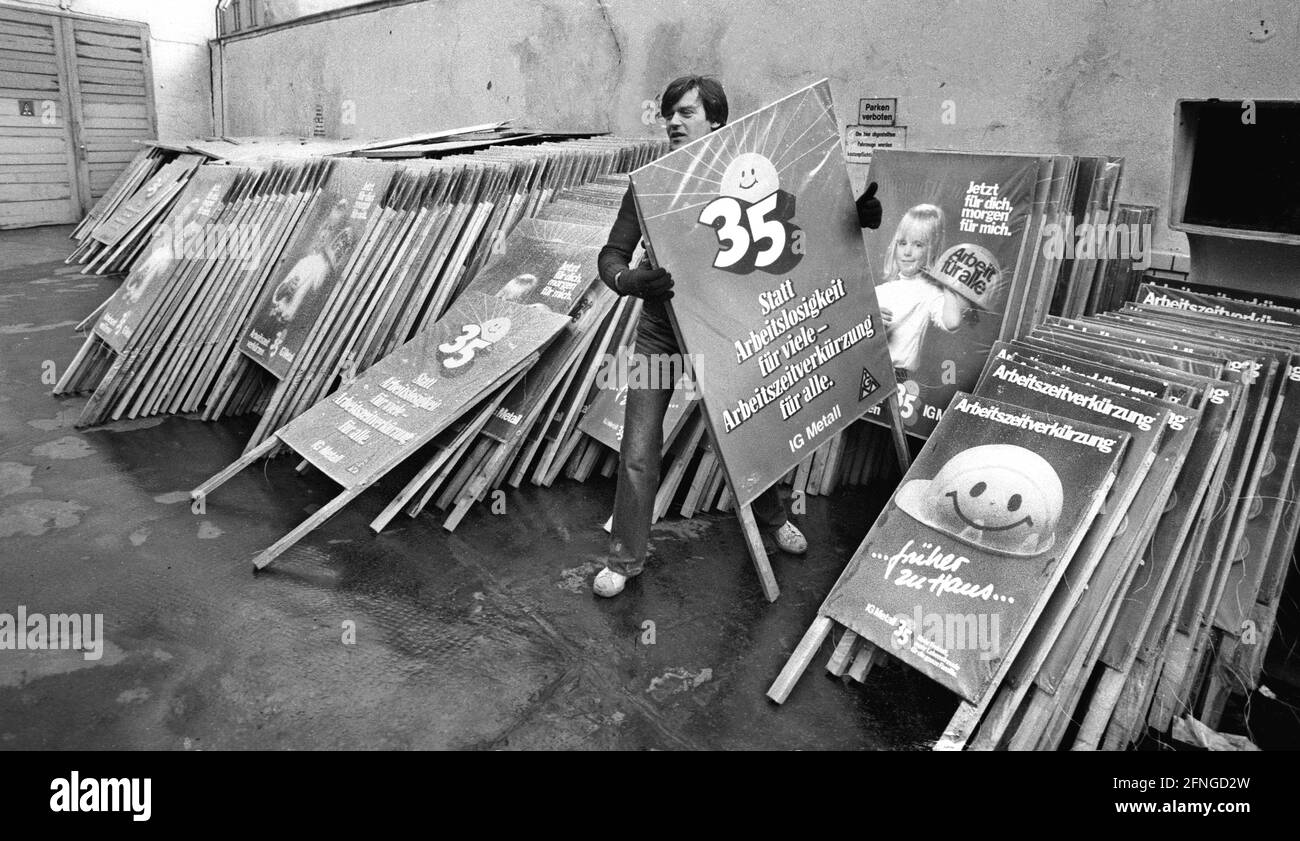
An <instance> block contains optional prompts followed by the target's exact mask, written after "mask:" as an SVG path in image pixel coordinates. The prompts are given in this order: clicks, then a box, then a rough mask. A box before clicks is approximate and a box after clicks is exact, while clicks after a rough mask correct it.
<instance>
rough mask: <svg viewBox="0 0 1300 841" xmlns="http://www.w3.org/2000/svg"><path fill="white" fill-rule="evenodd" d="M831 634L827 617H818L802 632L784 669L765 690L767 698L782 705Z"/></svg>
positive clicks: (829, 621) (829, 620) (829, 619)
mask: <svg viewBox="0 0 1300 841" xmlns="http://www.w3.org/2000/svg"><path fill="white" fill-rule="evenodd" d="M830 633H831V618H830V617H829V616H818V617H817V618H816V619H815V620H813V623H812V624H811V625H809V626H808V630H807V631H804V635H803V639H801V640H799V644H798V645H797V646H795V649H794V652H793V653H792V654H791V655H790V659H789V660H787V661H786V662H785V667H784V668H783V669H781V674H779V675H777V676H776V680H775V681H773V682H772V685H771V687H769V688H768V690H767V697H769V698H771V699H772V700H773V701H775V702H776V703H778V704H784V703H785V699H786V698H789V697H790V691H791V690H793V689H794V685H795V684H796V683H798V682H799V678H801V677H803V673H804V671H805V670H807V668H808V664H809V663H811V662H812V658H813V657H814V656H815V655H816V654H817V649H819V648H821V645H822V643H823V642H825V641H826V637H828V636H830Z"/></svg>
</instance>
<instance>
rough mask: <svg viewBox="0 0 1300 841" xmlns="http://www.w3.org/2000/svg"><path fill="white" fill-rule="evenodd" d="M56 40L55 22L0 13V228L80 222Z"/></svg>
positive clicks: (12, 12)
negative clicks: (78, 220)
mask: <svg viewBox="0 0 1300 841" xmlns="http://www.w3.org/2000/svg"><path fill="white" fill-rule="evenodd" d="M61 35H62V30H61V29H60V21H59V19H58V18H57V17H55V16H53V15H40V14H35V13H31V12H22V11H18V10H15V9H10V8H7V7H5V6H0V228H11V227H21V226H24V225H41V224H49V223H53V222H75V221H76V220H77V219H79V218H80V217H81V202H80V197H79V196H78V194H77V191H76V187H75V180H76V161H75V158H74V156H73V153H72V152H73V150H72V132H71V129H70V126H69V125H68V124H67V120H66V115H67V108H68V97H67V91H66V90H65V86H64V84H63V79H64V75H65V74H64V72H63V71H62V70H61V68H60V59H61V57H62V51H61V49H60V48H59V47H58V43H59V39H60V37H61Z"/></svg>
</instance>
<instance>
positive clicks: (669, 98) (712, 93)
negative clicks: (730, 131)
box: [659, 76, 727, 126]
mask: <svg viewBox="0 0 1300 841" xmlns="http://www.w3.org/2000/svg"><path fill="white" fill-rule="evenodd" d="M693 88H698V89H699V91H700V102H703V103H704V116H705V117H708V119H709V122H711V123H717V124H718V125H720V126H725V125H726V124H727V92H726V91H724V90H723V89H722V83H721V82H719V81H718V80H717V79H715V78H713V77H712V76H682V77H681V78H679V79H673V80H672V81H671V82H669V83H668V87H667V88H665V89H664V95H663V98H662V99H660V100H659V114H660V115H661V116H662V117H663V118H664V119H665V120H667V119H669V118H670V117H672V115H673V106H674V105H676V104H677V101H678V100H679V99H681V98H682V97H683V96H686V94H688V93H690V92H691V90H692V89H693Z"/></svg>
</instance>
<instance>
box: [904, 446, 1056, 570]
mask: <svg viewBox="0 0 1300 841" xmlns="http://www.w3.org/2000/svg"><path fill="white" fill-rule="evenodd" d="M896 503H897V505H898V507H899V508H901V509H902V510H903V511H905V512H907V513H908V514H910V515H911V516H912V517H915V518H916V519H917V520H920V521H921V522H923V523H925V524H926V525H928V526H931V527H933V528H936V529H938V530H939V531H942V532H944V533H946V534H949V535H951V536H953V537H955V538H957V539H958V540H961V541H963V542H965V543H969V544H971V545H972V546H978V547H980V548H983V549H990V550H993V551H996V552H1001V553H1004V554H1009V555H1024V556H1028V555H1037V554H1039V553H1040V552H1045V551H1047V550H1048V549H1050V548H1051V547H1052V544H1053V543H1055V541H1056V523H1057V520H1059V519H1060V516H1061V509H1062V505H1063V503H1064V491H1063V489H1062V487H1061V480H1060V477H1058V476H1057V475H1056V470H1055V469H1053V468H1052V465H1051V464H1050V463H1048V461H1047V460H1046V459H1044V458H1043V457H1042V456H1040V455H1038V454H1037V453H1034V452H1031V451H1030V450H1027V449H1025V448H1024V447H1018V446H1015V445H1013V444H985V445H983V446H979V447H972V448H970V449H969V450H964V451H962V452H960V453H958V454H957V455H955V456H953V457H952V458H951V459H949V460H948V462H947V463H946V464H945V465H944V466H943V467H942V468H941V469H940V470H939V472H938V474H937V475H935V477H934V479H932V480H926V479H913V480H911V481H909V482H907V483H906V484H905V485H904V486H903V487H902V488H900V489H899V492H898V496H897V498H896Z"/></svg>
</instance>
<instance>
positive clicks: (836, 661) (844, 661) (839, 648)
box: [826, 629, 858, 677]
mask: <svg viewBox="0 0 1300 841" xmlns="http://www.w3.org/2000/svg"><path fill="white" fill-rule="evenodd" d="M857 647H858V635H857V634H856V633H854V632H853V631H850V630H847V629H846V630H845V631H844V636H842V637H840V642H839V644H838V645H836V646H835V652H834V653H833V654H831V659H830V662H828V663H827V664H826V671H828V672H830V673H831V674H833V675H835V677H840V676H842V675H843V674H844V671H845V670H846V669H847V668H848V667H849V663H851V662H853V655H854V654H856V653H857Z"/></svg>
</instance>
